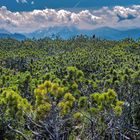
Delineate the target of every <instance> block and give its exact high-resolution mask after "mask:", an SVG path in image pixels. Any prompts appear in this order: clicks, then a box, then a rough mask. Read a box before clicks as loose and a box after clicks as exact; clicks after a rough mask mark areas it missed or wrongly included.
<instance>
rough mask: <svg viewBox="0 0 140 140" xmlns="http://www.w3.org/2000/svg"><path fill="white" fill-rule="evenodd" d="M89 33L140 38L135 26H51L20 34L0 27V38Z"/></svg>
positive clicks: (63, 35) (91, 34) (63, 37)
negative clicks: (115, 27) (88, 27)
mask: <svg viewBox="0 0 140 140" xmlns="http://www.w3.org/2000/svg"><path fill="white" fill-rule="evenodd" d="M81 34H83V35H87V36H93V35H95V36H96V37H100V38H103V39H110V40H120V39H124V38H127V37H131V38H133V39H138V38H139V37H140V28H133V29H126V30H119V29H114V28H110V27H101V28H97V29H93V30H82V29H78V28H75V27H67V26H65V27H57V26H56V27H50V28H42V29H40V30H37V31H34V32H31V33H26V34H19V33H14V34H12V33H10V32H8V31H7V30H5V29H0V38H14V39H17V40H24V39H26V38H36V39H40V38H44V37H50V38H55V37H56V36H58V37H60V38H62V39H69V38H71V37H74V36H76V35H81Z"/></svg>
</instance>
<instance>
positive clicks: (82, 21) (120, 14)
mask: <svg viewBox="0 0 140 140" xmlns="http://www.w3.org/2000/svg"><path fill="white" fill-rule="evenodd" d="M20 1H21V0H20ZM24 1H26V0H24ZM139 21H140V6H139V5H134V6H131V7H122V6H115V7H113V8H108V7H103V8H101V9H98V10H81V11H78V12H74V11H68V10H63V9H62V10H55V9H44V10H33V11H31V12H11V11H9V10H8V9H7V8H6V7H4V6H3V7H1V8H0V28H6V29H8V30H10V31H12V32H31V31H34V30H37V29H40V28H47V27H50V26H76V27H78V28H82V29H91V28H92V29H93V28H97V27H102V26H109V27H126V25H127V27H132V26H136V27H140V25H139Z"/></svg>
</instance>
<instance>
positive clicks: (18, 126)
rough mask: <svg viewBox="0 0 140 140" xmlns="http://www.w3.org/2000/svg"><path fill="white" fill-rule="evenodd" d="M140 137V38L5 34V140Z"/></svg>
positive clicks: (1, 67)
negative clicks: (19, 36)
mask: <svg viewBox="0 0 140 140" xmlns="http://www.w3.org/2000/svg"><path fill="white" fill-rule="evenodd" d="M139 139H140V41H139V40H136V41H134V40H132V39H130V38H128V39H124V40H120V41H110V40H102V39H99V38H95V37H92V38H89V37H86V36H77V37H74V38H72V39H69V40H62V39H59V38H56V39H53V40H52V39H50V38H44V39H39V40H35V39H32V40H28V39H27V40H24V41H17V40H14V39H10V38H9V39H0V140H139Z"/></svg>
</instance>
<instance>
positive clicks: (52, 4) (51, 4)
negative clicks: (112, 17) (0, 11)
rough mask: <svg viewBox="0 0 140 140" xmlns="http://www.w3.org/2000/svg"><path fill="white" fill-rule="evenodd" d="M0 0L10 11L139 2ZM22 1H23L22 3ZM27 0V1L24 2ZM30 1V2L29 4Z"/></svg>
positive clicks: (117, 0) (134, 2)
mask: <svg viewBox="0 0 140 140" xmlns="http://www.w3.org/2000/svg"><path fill="white" fill-rule="evenodd" d="M18 1H21V2H19V3H17V1H16V0H0V6H6V7H7V8H8V9H9V10H10V11H32V10H33V9H44V8H46V7H47V8H53V9H61V8H63V9H65V8H66V9H67V8H73V7H75V6H76V7H77V8H87V9H88V8H92V7H94V8H100V7H103V6H109V7H110V6H116V5H121V6H130V5H137V4H140V0H18ZM22 1H23V3H22ZM25 1H27V3H24V2H25ZM31 3H32V4H31Z"/></svg>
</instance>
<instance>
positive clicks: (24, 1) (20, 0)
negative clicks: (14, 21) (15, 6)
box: [16, 0, 28, 3]
mask: <svg viewBox="0 0 140 140" xmlns="http://www.w3.org/2000/svg"><path fill="white" fill-rule="evenodd" d="M16 2H17V3H28V2H27V0H16Z"/></svg>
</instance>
